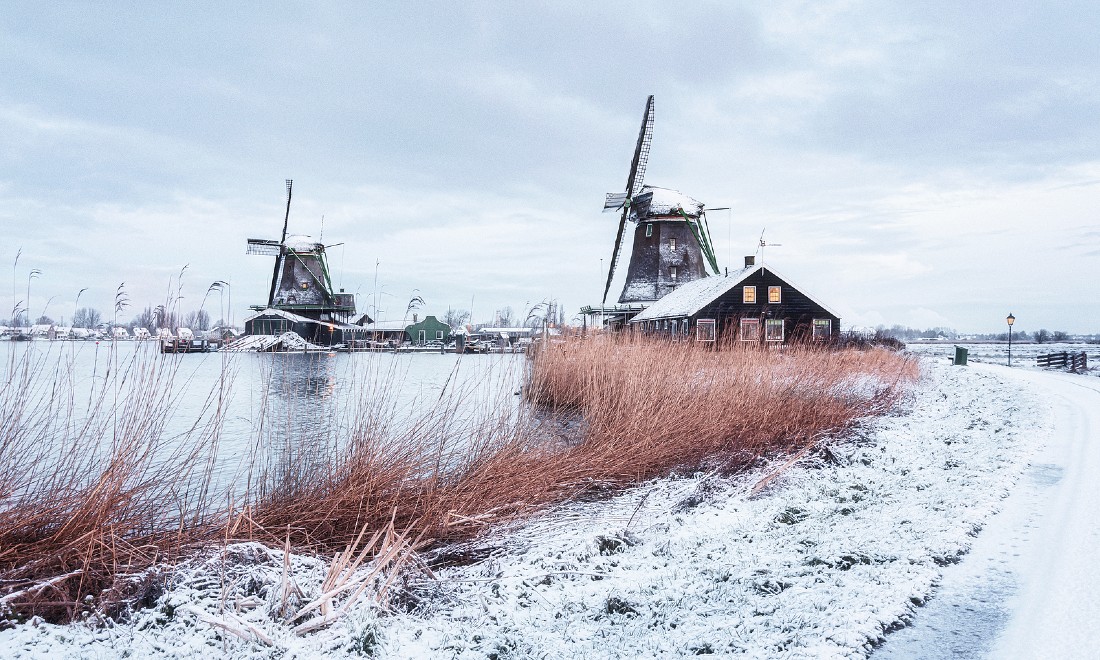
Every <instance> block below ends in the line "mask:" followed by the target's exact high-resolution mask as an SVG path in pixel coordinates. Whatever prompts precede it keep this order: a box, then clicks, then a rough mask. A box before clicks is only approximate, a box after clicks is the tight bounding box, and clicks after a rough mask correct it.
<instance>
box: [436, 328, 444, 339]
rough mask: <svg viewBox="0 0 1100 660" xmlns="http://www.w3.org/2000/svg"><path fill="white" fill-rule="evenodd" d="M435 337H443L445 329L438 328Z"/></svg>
mask: <svg viewBox="0 0 1100 660" xmlns="http://www.w3.org/2000/svg"><path fill="white" fill-rule="evenodd" d="M435 338H436V339H440V340H441V339H443V331H442V330H436V331H435Z"/></svg>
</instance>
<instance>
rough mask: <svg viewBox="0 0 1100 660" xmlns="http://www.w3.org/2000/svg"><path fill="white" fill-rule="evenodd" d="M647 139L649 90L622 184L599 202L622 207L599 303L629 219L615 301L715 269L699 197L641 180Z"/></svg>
mask: <svg viewBox="0 0 1100 660" xmlns="http://www.w3.org/2000/svg"><path fill="white" fill-rule="evenodd" d="M652 141H653V97H652V96H650V97H649V99H648V100H647V101H646V109H645V114H644V115H643V116H642V128H641V130H640V131H639V134H638V143H637V146H636V147H635V150H634V158H633V160H632V161H631V164H630V173H629V175H628V176H627V182H626V190H625V191H624V192H621V193H608V194H607V197H606V200H605V202H604V211H621V216H620V219H619V230H618V233H617V234H616V237H615V247H614V248H613V250H612V254H611V267H610V269H609V270H608V274H607V283H606V285H605V287H604V304H606V301H607V293H608V290H609V289H610V288H611V281H612V279H613V278H614V276H615V268H616V265H617V262H618V258H619V252H620V249H621V247H622V238H623V234H624V231H625V228H626V226H627V223H628V222H630V223H633V224H634V225H635V227H634V240H633V245H632V249H631V251H630V261H629V263H628V265H627V269H626V282H625V284H624V285H623V290H622V293H621V294H620V295H619V304H626V305H644V304H646V303H651V302H653V301H655V300H658V299H660V298H661V297H663V296H665V295H667V294H668V293H670V292H672V291H674V290H675V289H676V287H678V286H680V285H683V284H686V283H688V282H692V281H694V280H697V279H700V278H703V277H707V275H708V272H707V270H708V267H709V268H710V270H711V271H713V273H714V274H718V264H717V261H716V260H715V257H714V249H713V246H712V244H711V240H710V231H709V230H708V228H707V224H706V215H705V212H704V208H703V203H702V202H700V201H698V200H696V199H692V198H691V197H689V196H687V195H684V194H682V193H680V192H678V191H676V190H670V189H668V188H658V187H655V186H647V185H644V183H643V179H644V177H645V169H646V164H647V163H648V161H649V150H650V145H651V144H652ZM601 307H602V305H601Z"/></svg>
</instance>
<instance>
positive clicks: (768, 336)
mask: <svg viewBox="0 0 1100 660" xmlns="http://www.w3.org/2000/svg"><path fill="white" fill-rule="evenodd" d="M764 339H765V340H767V341H783V319H768V320H767V323H765V325H764Z"/></svg>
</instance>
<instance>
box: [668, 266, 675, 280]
mask: <svg viewBox="0 0 1100 660" xmlns="http://www.w3.org/2000/svg"><path fill="white" fill-rule="evenodd" d="M668 276H669V277H670V278H672V279H676V266H669V268H668Z"/></svg>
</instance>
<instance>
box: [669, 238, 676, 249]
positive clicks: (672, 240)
mask: <svg viewBox="0 0 1100 660" xmlns="http://www.w3.org/2000/svg"><path fill="white" fill-rule="evenodd" d="M668 249H670V250H675V249H676V239H675V238H670V239H668Z"/></svg>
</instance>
